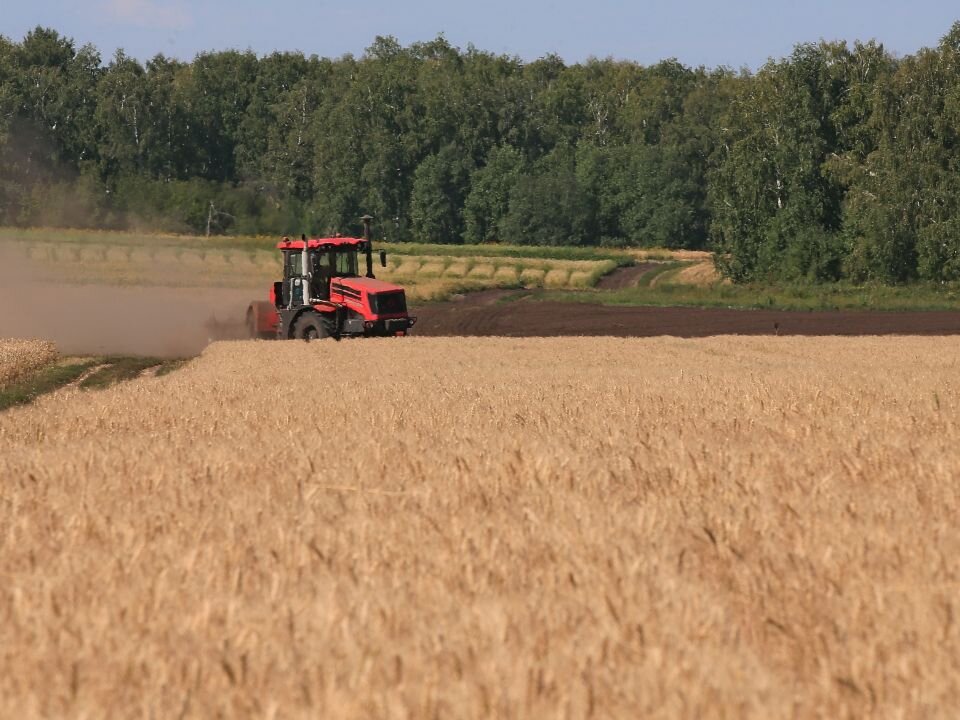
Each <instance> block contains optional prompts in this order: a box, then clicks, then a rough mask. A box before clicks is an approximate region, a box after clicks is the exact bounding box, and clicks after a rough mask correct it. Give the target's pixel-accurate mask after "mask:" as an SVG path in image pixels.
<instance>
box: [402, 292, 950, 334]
mask: <svg viewBox="0 0 960 720" xmlns="http://www.w3.org/2000/svg"><path fill="white" fill-rule="evenodd" d="M509 294H510V293H509V292H506V291H502V290H492V291H489V292H480V293H473V294H471V295H468V296H465V297H464V298H463V299H461V300H459V301H454V302H448V303H437V304H433V305H424V306H421V307H418V308H415V309H414V312H415V314H416V315H417V318H418V320H417V325H416V327H415V328H414V334H416V335H433V336H440V335H450V336H456V335H462V336H495V335H498V336H506V337H561V336H577V335H592V336H613V337H656V336H660V335H670V336H674V337H685V338H691V337H708V336H711V335H958V334H960V312H947V311H938V312H877V311H826V312H790V311H783V310H729V309H725V308H689V307H617V306H606V305H592V304H587V303H560V302H537V301H535V300H532V299H530V298H522V299H520V300H517V301H515V302H500V301H501V300H503V299H504V298H506V297H507V296H508V295H509Z"/></svg>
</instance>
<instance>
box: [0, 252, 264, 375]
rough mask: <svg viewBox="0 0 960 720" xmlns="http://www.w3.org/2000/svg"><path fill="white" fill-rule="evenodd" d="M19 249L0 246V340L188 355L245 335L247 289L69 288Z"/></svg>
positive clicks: (103, 351) (73, 350)
mask: <svg viewBox="0 0 960 720" xmlns="http://www.w3.org/2000/svg"><path fill="white" fill-rule="evenodd" d="M41 270H42V268H41V267H40V266H39V265H38V264H37V263H34V262H32V261H30V260H29V259H27V258H26V257H25V255H24V253H23V250H22V248H21V247H18V246H16V245H5V244H3V243H0V337H13V338H28V339H32V338H36V339H41V340H50V341H52V342H54V343H56V345H57V348H58V349H59V350H60V352H61V353H64V354H70V355H112V354H125V355H149V356H154V357H190V356H193V355H196V354H198V353H199V352H201V351H202V350H203V348H205V347H206V346H207V345H208V344H209V343H210V342H211V341H213V340H218V339H228V338H237V337H243V336H244V324H243V320H244V314H245V312H246V308H247V305H248V304H249V302H250V300H252V299H254V298H253V297H252V295H254V294H255V292H251V291H250V290H223V289H214V288H170V287H116V286H110V285H70V284H67V283H56V282H52V281H50V280H48V279H41V277H40V276H41V272H40V271H41Z"/></svg>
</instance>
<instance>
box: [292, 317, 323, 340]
mask: <svg viewBox="0 0 960 720" xmlns="http://www.w3.org/2000/svg"><path fill="white" fill-rule="evenodd" d="M329 335H330V333H329V331H328V327H327V321H326V320H324V319H323V318H322V317H320V315H319V314H318V313H315V312H308V313H304V314H303V315H301V316H300V317H299V318H297V322H296V323H294V326H293V337H294V338H296V339H297V340H304V341H306V342H310V341H311V340H320V339H321V338H325V337H329Z"/></svg>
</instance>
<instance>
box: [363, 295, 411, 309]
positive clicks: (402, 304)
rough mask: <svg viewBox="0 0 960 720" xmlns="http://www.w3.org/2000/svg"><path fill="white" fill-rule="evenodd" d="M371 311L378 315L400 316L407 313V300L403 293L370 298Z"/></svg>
mask: <svg viewBox="0 0 960 720" xmlns="http://www.w3.org/2000/svg"><path fill="white" fill-rule="evenodd" d="M370 309H371V310H373V312H374V313H376V314H377V315H400V314H403V313H406V312H407V298H406V295H404V293H402V292H393V293H384V294H382V295H371V296H370Z"/></svg>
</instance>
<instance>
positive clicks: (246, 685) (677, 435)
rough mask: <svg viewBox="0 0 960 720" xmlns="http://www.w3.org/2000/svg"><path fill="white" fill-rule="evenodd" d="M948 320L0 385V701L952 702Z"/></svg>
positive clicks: (83, 706) (66, 713)
mask: <svg viewBox="0 0 960 720" xmlns="http://www.w3.org/2000/svg"><path fill="white" fill-rule="evenodd" d="M958 351H960V340H958V339H946V338H933V339H931V338H896V339H893V338H886V339H876V338H863V339H830V338H826V339H823V338H821V339H804V338H786V337H780V338H712V339H706V340H680V339H635V340H614V339H599V340H598V339H583V338H566V339H520V340H514V339H511V340H506V339H440V338H437V339H433V338H416V337H411V338H406V339H402V340H399V339H397V340H368V341H352V342H351V341H344V342H341V343H333V342H321V343H311V344H309V345H307V344H302V343H292V342H291V343H258V342H250V343H246V342H238V343H218V344H214V345H212V346H211V347H209V348H208V349H207V351H206V352H205V353H204V354H203V355H202V356H201V357H200V358H198V359H197V360H195V361H193V362H191V363H190V364H188V365H187V366H186V367H185V368H184V369H182V370H180V371H178V372H176V373H174V374H171V375H168V376H166V377H163V378H144V379H141V380H138V381H134V382H130V383H127V384H124V385H121V386H117V387H114V388H112V389H109V390H105V391H102V392H99V393H83V392H80V391H79V390H75V389H69V390H65V391H62V392H60V393H57V394H56V395H53V396H48V397H46V398H43V399H41V400H39V401H38V402H37V403H36V404H34V405H33V406H30V407H26V408H18V409H14V410H11V411H9V412H7V413H4V414H2V415H0V716H2V717H27V718H30V717H82V718H107V717H110V718H117V717H119V718H123V717H130V718H141V717H142V718H154V717H157V718H166V717H172V718H176V717H191V718H192V717H196V718H208V717H218V716H219V717H265V718H330V717H344V718H367V717H371V718H381V717H382V718H433V717H437V718H486V717H499V718H541V717H549V718H567V717H569V718H582V717H599V718H603V717H617V718H633V717H687V718H701V717H703V718H711V717H738V718H739V717H751V718H807V717H837V718H840V717H864V716H873V717H889V718H900V717H943V718H949V717H955V716H956V714H957V712H958V710H960V628H958V623H957V610H958V607H957V605H958V590H960V585H958V582H960V575H958V573H960V530H958V528H957V517H958V509H960V507H958V488H960V486H958V483H957V477H958V475H960V428H958V420H960V396H958V391H957V386H956V383H957V377H958V369H960V364H958V361H957V358H958Z"/></svg>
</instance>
